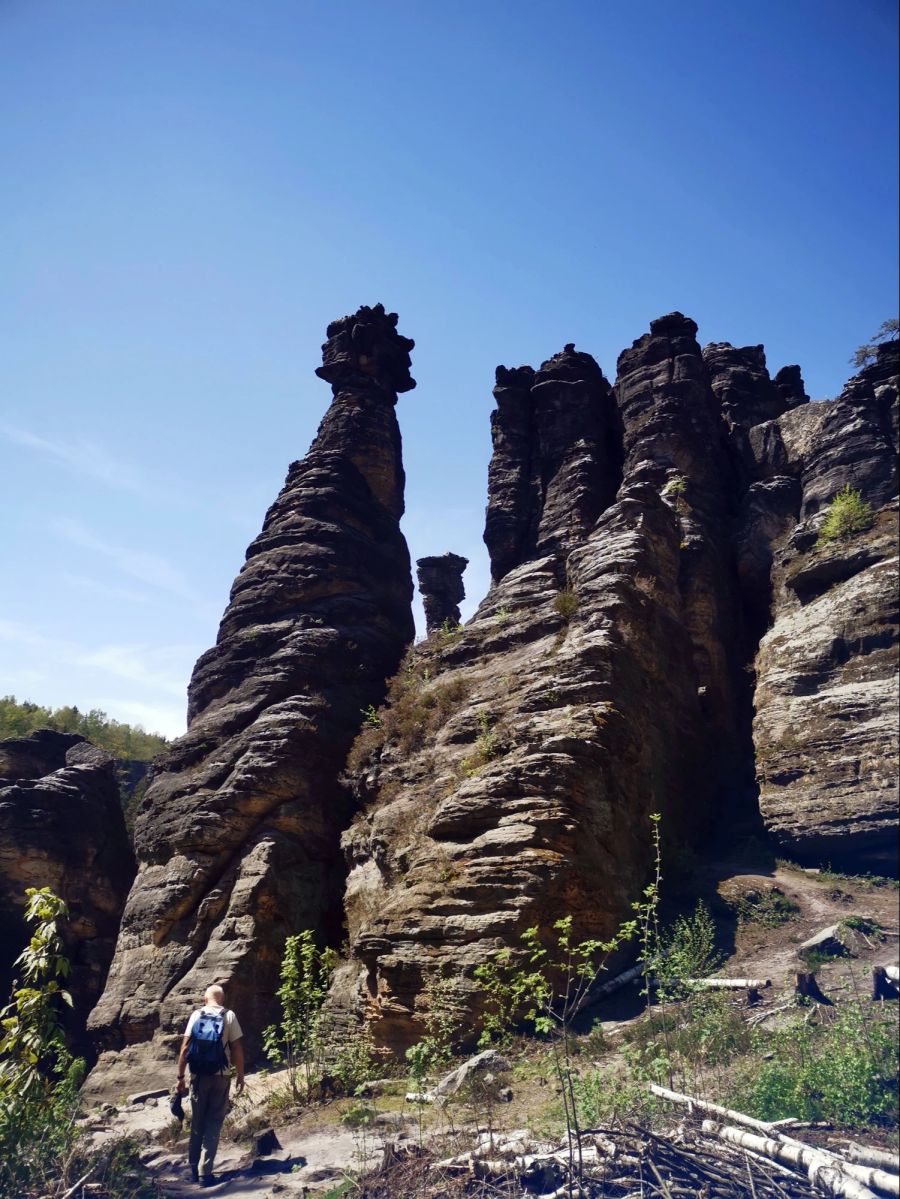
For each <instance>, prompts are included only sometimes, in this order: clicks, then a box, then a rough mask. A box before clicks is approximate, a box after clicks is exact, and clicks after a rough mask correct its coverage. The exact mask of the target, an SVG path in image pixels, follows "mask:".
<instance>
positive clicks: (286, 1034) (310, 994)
mask: <svg viewBox="0 0 900 1199" xmlns="http://www.w3.org/2000/svg"><path fill="white" fill-rule="evenodd" d="M336 963H337V955H336V954H335V952H334V950H333V949H319V948H318V946H317V945H316V943H315V941H314V940H313V935H312V933H311V932H310V931H309V930H308V929H306V930H304V931H303V932H302V933H299V934H298V935H297V936H295V937H288V939H287V941H286V942H285V945H284V956H283V957H282V959H281V985H280V986H279V988H278V990H277V992H276V994H277V996H278V999H279V1001H280V1003H281V1020H280V1021H279V1022H278V1024H272V1025H270V1026H269V1027H268V1028H267V1029H265V1031H264V1032H263V1045H264V1046H265V1050H266V1055H267V1056H268V1058H269V1061H271V1062H273V1063H274V1064H279V1063H281V1062H284V1063H285V1064H286V1065H287V1067H288V1075H289V1078H290V1084H291V1092H292V1094H293V1096H294V1098H295V1099H300V1098H301V1091H300V1082H301V1080H302V1082H303V1087H304V1094H305V1098H306V1100H307V1102H309V1101H310V1100H311V1099H312V1097H313V1087H314V1084H315V1083H316V1082H317V1081H318V1080H319V1079H320V1078H321V1076H322V1074H323V1073H324V1065H325V1056H326V1040H325V1036H324V1026H323V1016H322V1005H323V1003H324V1002H325V996H326V994H327V992H328V984H329V982H330V981H331V975H332V973H333V971H334V967H335V965H336Z"/></svg>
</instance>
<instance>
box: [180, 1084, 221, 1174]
mask: <svg viewBox="0 0 900 1199" xmlns="http://www.w3.org/2000/svg"><path fill="white" fill-rule="evenodd" d="M230 1086H231V1079H230V1078H229V1076H228V1075H227V1074H192V1075H191V1142H190V1145H189V1147H188V1161H189V1162H190V1164H191V1166H193V1168H194V1169H195V1170H198V1171H199V1173H200V1176H201V1177H203V1178H205V1177H207V1176H208V1175H210V1174H212V1172H213V1162H214V1161H215V1157H216V1150H217V1149H218V1147H219V1133H220V1132H221V1131H222V1121H223V1120H224V1119H225V1117H226V1115H227V1114H228V1089H229V1087H230Z"/></svg>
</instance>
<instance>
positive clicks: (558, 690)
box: [333, 314, 752, 1052]
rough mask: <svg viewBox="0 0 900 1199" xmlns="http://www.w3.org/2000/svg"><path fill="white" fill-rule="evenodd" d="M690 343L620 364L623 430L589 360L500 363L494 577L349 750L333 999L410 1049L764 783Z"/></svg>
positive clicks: (490, 537)
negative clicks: (662, 839) (740, 723)
mask: <svg viewBox="0 0 900 1199" xmlns="http://www.w3.org/2000/svg"><path fill="white" fill-rule="evenodd" d="M695 333H696V325H694V323H693V322H692V321H690V320H688V319H687V318H685V317H683V316H681V315H680V314H672V315H671V316H669V317H666V318H663V319H662V320H660V321H657V322H654V324H653V326H652V328H651V332H650V334H648V335H647V336H645V337H643V338H641V339H639V341H637V342H636V343H635V344H634V346H633V347H632V348H631V349H630V350H628V351H626V352H625V353H624V354H623V355H622V356H621V358H620V360H619V377H618V381H617V384H616V392H615V396H616V400H617V401H618V415H616V412H615V410H614V409H613V395H612V392H611V391H610V390H609V389H608V386H607V385H606V384H605V382H604V381H603V378H602V375H601V374H600V372H599V369H598V368H596V366H595V365H592V364H591V363H590V360H588V359H587V355H577V356H576V355H574V354H573V351H572V349H571V347H567V348H566V350H565V351H563V353H562V354H561V355H558V356H557V357H556V358H553V359H550V361H549V363H546V364H545V365H544V367H542V368H541V371H540V372H538V373H537V375H535V376H534V377H532V375H531V373H530V372H529V370H528V369H527V368H519V369H518V370H517V371H515V372H507V371H504V370H503V369H502V368H501V370H498V373H497V378H498V386H497V388H496V390H495V395H496V398H497V405H498V407H497V412H495V414H494V420H493V430H494V445H495V457H494V461H493V462H492V465H491V471H490V486H489V506H488V513H487V520H486V533H485V541H486V542H487V544H488V548H489V550H490V552H491V558H492V563H493V573H494V576H495V580H496V582H495V584H494V586H493V587H492V588H491V591H490V593H489V594H488V596H487V598H486V599H485V600H484V602H483V603H482V604H481V606H480V607H479V609H478V612H477V613H476V615H475V617H474V618H473V619H472V620H471V621H470V622H469V623H468V624H467V625H466V626H465V628H464V629H463V630H462V631H460V632H459V633H458V634H451V635H448V634H446V633H439V634H437V635H434V636H432V637H431V638H429V639H428V641H426V642H425V643H423V644H422V645H421V646H418V647H416V649H415V650H414V651H413V652H412V653H411V654H410V655H409V657H408V659H407V661H406V663H405V665H404V669H403V671H402V672H401V673H400V675H399V676H398V678H397V680H395V683H394V684H393V686H392V689H391V692H390V695H389V702H388V706H387V707H386V709H385V710H384V711H383V713H382V716H381V727H380V729H377V730H367V731H366V733H365V734H364V735H363V737H362V738H361V739H360V742H359V743H358V745H357V748H356V751H355V753H354V755H353V756H352V757H351V766H352V768H353V771H354V773H353V778H354V781H355V785H356V788H357V793H358V795H359V797H360V801H361V803H362V805H363V806H362V811H361V814H360V815H359V816H358V817H357V818H356V820H355V821H354V824H353V826H352V827H351V829H350V830H349V832H348V833H347V834H346V836H345V838H344V846H345V850H346V853H347V856H348V862H349V865H350V874H349V878H348V883H347V894H346V913H347V928H348V934H349V937H348V939H349V945H350V948H351V954H350V956H349V958H348V960H347V961H345V963H344V965H343V966H342V968H341V971H340V973H339V978H338V981H337V984H336V986H335V991H334V996H333V1001H334V1003H335V1005H336V1006H338V1007H343V1008H345V1009H349V1010H356V1011H364V1012H365V1014H366V1016H367V1018H368V1019H369V1021H370V1022H371V1025H372V1028H373V1030H374V1034H375V1036H376V1038H377V1040H378V1041H379V1042H380V1043H382V1044H386V1045H389V1046H391V1047H392V1048H393V1049H394V1050H396V1051H398V1052H399V1051H402V1050H403V1049H404V1048H405V1047H406V1046H408V1045H409V1044H410V1043H412V1042H413V1041H414V1040H415V1039H416V1038H417V1037H418V1036H419V1035H420V1034H421V1030H422V1025H423V1018H424V1014H425V1012H426V1011H427V1008H428V1004H429V996H430V993H431V991H432V990H433V986H434V982H435V980H436V979H440V978H441V977H442V976H448V975H452V976H453V977H454V978H455V979H458V980H461V981H460V985H461V987H462V989H463V1001H464V1002H465V1003H467V1004H468V1005H469V1006H470V1009H471V1011H472V1013H473V1015H474V1014H475V1013H476V1012H477V1007H478V997H477V993H476V989H475V987H474V985H473V982H472V975H473V972H474V970H475V968H476V967H477V965H478V964H479V963H481V962H483V961H486V960H488V959H490V958H492V957H493V956H494V955H495V954H496V953H497V952H498V950H500V949H501V948H505V947H511V948H513V949H515V948H516V947H517V946H518V945H519V937H520V935H521V933H522V931H523V930H524V929H525V928H527V927H529V926H530V925H539V926H540V927H542V928H543V929H545V930H546V929H549V928H550V926H551V925H552V923H553V921H554V919H557V918H558V917H559V916H560V915H561V914H564V913H565V914H571V915H572V916H573V918H574V924H575V929H576V931H577V934H578V935H580V936H601V937H602V936H608V935H609V934H610V933H611V932H612V930H613V929H614V928H615V927H616V926H617V924H618V922H619V921H620V920H621V918H622V917H623V916H624V915H625V914H626V912H627V910H628V904H629V901H630V900H631V899H633V898H634V897H635V896H636V895H637V894H639V892H640V888H641V887H642V886H643V884H644V883H645V881H646V877H647V871H648V869H649V868H650V862H651V853H650V840H651V831H650V830H651V821H650V814H651V813H653V812H660V813H662V815H663V821H664V827H665V828H666V829H667V830H668V832H667V836H672V837H673V838H674V836H675V831H676V830H677V836H678V837H679V838H681V839H683V840H684V841H687V842H690V841H691V840H692V838H693V837H694V836H695V835H696V833H697V831H698V829H699V828H700V826H704V825H709V824H710V823H711V822H712V821H713V820H714V818H715V815H716V813H717V812H718V811H719V809H720V804H721V802H722V801H723V800H724V799H725V794H724V793H723V791H722V783H723V775H722V770H721V768H722V766H723V764H724V762H725V761H726V760H727V761H728V762H729V766H730V774H729V775H728V776H727V777H728V783H729V791H728V796H727V797H728V799H729V800H730V801H733V792H732V790H731V789H730V788H731V785H733V784H734V780H735V778H738V779H739V780H741V782H742V784H743V785H744V786H745V787H747V786H750V785H751V784H752V771H751V769H750V760H749V757H746V758H745V760H741V759H740V746H739V740H740V739H739V737H738V735H737V713H736V711H735V705H734V703H733V701H732V699H731V693H730V690H729V680H730V679H731V677H732V675H733V674H734V672H735V669H736V663H735V662H733V661H732V660H731V659H732V651H731V649H730V644H731V639H732V638H733V629H734V620H735V617H734V593H733V584H734V569H733V565H730V560H729V557H728V553H729V551H728V544H727V536H726V534H727V528H728V520H729V513H730V512H731V509H732V507H733V506H734V496H733V495H732V494H729V487H731V486H732V484H733V476H732V474H731V466H730V458H729V450H728V444H727V428H726V426H725V424H724V423H723V421H722V417H721V412H720V409H719V406H718V404H717V402H716V397H715V395H714V393H713V391H712V390H711V388H710V385H709V380H708V376H707V373H706V369H705V366H704V362H703V358H702V354H701V351H700V347H699V345H698V344H697V342H696V339H695ZM538 379H540V380H541V384H540V386H541V387H543V388H544V389H545V390H543V392H542V391H541V390H539V389H538V385H537V384H536V382H535V380H538ZM536 390H537V396H535V391H536ZM543 398H546V400H547V408H546V410H544V415H545V416H546V421H547V425H546V426H545V425H544V424H542V423H541V421H539V420H537V419H535V409H536V408H537V409H538V410H541V405H540V404H538V402H537V401H539V400H540V401H542V402H543ZM560 407H561V408H562V413H563V415H564V417H565V420H561V419H560V422H559V423H560V425H561V432H560V433H559V435H558V436H557V437H551V435H550V430H549V426H550V425H552V423H553V421H554V419H557V418H554V417H553V416H552V413H553V412H554V411H555V410H557V409H558V408H560ZM525 417H527V419H524V418H525ZM585 432H587V433H588V434H589V435H588V436H585V435H584V434H585ZM551 447H552V449H551ZM623 463H624V480H623V481H622V482H621V486H619V480H620V472H621V470H622V464H623ZM539 484H540V485H539ZM616 492H617V494H616ZM523 497H525V498H524V499H523ZM523 503H524V504H526V511H525V514H527V520H525V519H523V510H522V504H523ZM729 605H730V606H729Z"/></svg>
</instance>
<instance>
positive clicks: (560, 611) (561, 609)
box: [553, 587, 578, 624]
mask: <svg viewBox="0 0 900 1199" xmlns="http://www.w3.org/2000/svg"><path fill="white" fill-rule="evenodd" d="M553 611H554V612H556V613H557V615H559V616H561V617H562V618H563V620H564V621H565V622H566V623H567V624H568V622H569V621H570V620H571V619H572V617H573V616H574V615H575V613H576V612H577V611H578V595H577V594H576V592H575V591H573V590H572V588H571V587H565V588H563V590H562V591H560V592H558V593H557V594H556V596H555V597H554V600H553Z"/></svg>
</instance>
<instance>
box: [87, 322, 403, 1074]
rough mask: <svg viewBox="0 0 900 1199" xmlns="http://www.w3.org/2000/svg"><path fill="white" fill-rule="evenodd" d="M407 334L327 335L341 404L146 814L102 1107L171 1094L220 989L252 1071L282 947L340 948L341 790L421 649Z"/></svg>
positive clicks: (107, 1005)
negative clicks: (409, 501) (133, 1092)
mask: <svg viewBox="0 0 900 1199" xmlns="http://www.w3.org/2000/svg"><path fill="white" fill-rule="evenodd" d="M396 324H397V317H396V316H395V315H394V314H389V313H385V311H384V309H383V308H382V307H381V305H377V306H376V307H374V308H361V309H360V310H359V311H358V312H357V313H355V314H354V315H353V316H349V317H345V318H343V319H342V320H339V321H335V322H334V323H332V324H331V325H329V327H328V340H327V341H326V343H325V345H324V346H323V365H322V366H321V367H320V368H319V369H318V370H317V372H316V373H317V374H318V375H319V376H320V377H321V378H323V379H325V380H326V381H327V382H328V383H330V384H331V388H332V392H333V400H332V403H331V406H330V408H329V409H328V411H327V413H326V415H325V417H324V419H323V421H322V423H321V425H320V427H319V431H318V434H317V436H316V438H315V440H314V442H313V444H312V446H311V448H310V450H309V453H308V454H307V455H306V457H305V458H304V459H303V460H302V461H300V462H295V463H294V464H293V465H292V466H291V467H290V469H289V471H288V476H287V481H286V483H285V485H284V488H283V489H282V491H281V493H280V494H279V496H278V498H277V499H276V500H275V502H274V504H273V505H272V507H271V508H270V509H269V512H268V514H267V515H266V519H265V522H264V525H263V529H262V532H261V533H260V535H259V536H258V537H257V538H256V539H255V540H254V541H253V542H252V544H251V545H250V547H249V549H248V551H247V561H246V564H245V565H244V567H243V568H242V570H241V572H240V574H239V575H238V577H237V579H236V580H235V583H234V586H233V588H232V592H231V599H230V602H229V605H228V607H227V609H226V611H225V615H224V616H223V618H222V623H221V625H220V628H219V635H218V638H217V641H216V645H215V646H214V647H213V648H212V649H210V650H209V651H208V652H207V653H205V654H204V655H203V656H202V657H201V658H200V660H199V661H198V663H197V665H196V668H195V670H194V674H193V677H192V679H191V684H190V689H189V695H188V714H189V727H188V731H187V733H186V735H185V736H184V737H182V738H181V739H180V740H179V741H177V742H176V743H175V744H174V746H173V747H172V749H171V751H170V752H169V753H168V755H167V756H166V757H165V758H163V759H161V760H160V761H159V762H158V763H157V765H156V769H155V774H154V779H153V781H152V783H151V785H150V787H149V788H148V790H147V793H146V796H145V797H144V800H143V802H142V805H141V809H140V812H139V814H138V817H137V822H136V827H135V847H136V852H137V857H138V863H139V867H138V876H137V879H136V880H135V884H134V887H133V889H132V891H131V894H130V896H129V899H128V904H127V906H126V910H125V916H124V919H123V923H122V930H121V934H120V937H119V942H118V945H117V948H116V955H115V959H114V962H113V966H112V970H111V972H110V976H109V980H108V983H107V986H106V990H105V992H104V995H103V997H102V999H101V1000H100V1002H99V1003H98V1005H97V1007H96V1008H95V1010H94V1012H93V1014H92V1016H91V1020H90V1027H91V1030H92V1032H93V1034H94V1036H95V1037H96V1038H97V1040H98V1042H99V1044H100V1045H101V1046H102V1047H104V1048H106V1049H108V1050H110V1051H111V1052H109V1053H105V1054H104V1055H103V1056H102V1057H101V1060H100V1063H99V1064H98V1067H97V1069H96V1070H95V1071H94V1074H93V1075H92V1076H91V1079H90V1080H89V1084H88V1085H89V1089H90V1090H92V1092H93V1093H97V1094H99V1093H101V1091H102V1090H103V1089H104V1088H105V1089H107V1090H108V1089H110V1088H114V1087H115V1086H116V1085H117V1079H118V1078H119V1077H120V1076H122V1075H123V1074H124V1073H126V1072H129V1071H130V1072H132V1076H133V1071H134V1069H135V1068H136V1063H138V1062H139V1063H140V1069H141V1077H142V1079H143V1081H144V1082H145V1083H146V1084H147V1085H150V1084H151V1083H152V1082H154V1081H155V1080H156V1079H159V1080H165V1079H167V1078H168V1076H169V1074H170V1072H171V1062H172V1060H174V1059H173V1057H172V1054H173V1050H174V1046H175V1044H176V1042H177V1040H178V1037H179V1036H180V1033H181V1031H182V1028H183V1025H184V1021H185V1018H186V1015H187V1014H188V1013H189V1011H190V1009H191V1007H192V1005H193V1004H194V1003H195V1002H196V1000H197V998H198V996H200V995H201V994H202V992H203V990H204V988H205V987H206V986H207V985H209V983H210V982H211V981H213V980H218V981H220V982H222V983H224V984H225V986H226V991H227V998H228V1002H229V1004H230V1006H232V1007H234V1008H235V1009H236V1010H237V1011H238V1012H239V1014H240V1017H241V1021H242V1023H243V1025H244V1027H245V1029H246V1030H247V1050H248V1054H249V1056H250V1057H251V1058H252V1057H253V1054H254V1052H255V1050H256V1049H257V1047H258V1045H259V1038H260V1034H261V1032H262V1030H263V1028H264V1027H265V1026H266V1024H267V1023H268V1022H269V1020H271V1018H272V1017H273V1016H274V1014H275V1011H274V1008H275V1004H274V1002H273V995H274V990H275V987H276V985H277V973H278V967H279V964H280V958H281V951H282V948H283V943H284V939H285V937H286V936H287V935H288V934H290V933H292V932H296V931H298V930H299V929H304V928H309V929H313V930H316V932H317V933H318V934H319V935H320V936H323V937H326V938H329V939H331V940H333V941H336V940H338V939H339V936H340V928H341V916H340V898H341V890H342V884H343V878H344V870H343V864H342V860H341V857H340V852H339V838H340V834H341V830H342V829H343V828H345V827H346V825H347V823H348V821H349V818H350V806H349V800H348V797H347V795H346V793H345V791H344V790H343V789H342V788H341V786H340V783H339V775H340V772H341V769H342V767H343V764H344V760H345V758H346V754H347V750H348V748H349V746H350V744H351V742H352V740H353V737H354V735H355V733H356V731H357V729H358V728H359V725H360V722H361V720H362V711H363V710H364V709H366V708H367V707H368V706H369V705H371V704H377V703H380V702H381V699H382V697H383V694H384V685H385V679H386V678H387V677H389V676H390V675H392V674H393V673H394V672H395V670H396V668H397V665H398V663H399V661H400V658H401V656H402V654H403V651H404V649H405V648H406V646H407V644H408V643H409V642H410V641H411V640H412V637H413V624H412V615H411V600H412V579H411V574H410V562H409V555H408V551H407V548H406V543H405V541H404V538H403V536H402V534H401V532H400V528H399V520H400V517H401V515H402V513H403V486H404V476H403V467H402V462H401V445H400V433H399V429H398V425H397V420H396V414H395V404H396V400H397V395H398V393H400V392H404V391H408V390H410V389H411V388H412V387H414V386H415V381H414V380H413V379H412V378H411V376H410V374H409V366H410V358H409V351H410V350H411V349H412V347H413V342H412V341H410V340H409V339H407V338H405V337H401V336H400V335H399V334H398V333H397V329H396ZM125 1047H129V1048H127V1049H125ZM114 1050H120V1051H121V1050H124V1052H119V1053H118V1054H116V1053H115V1052H112V1051H114Z"/></svg>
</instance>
